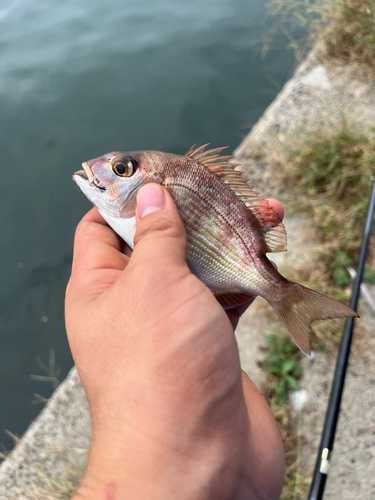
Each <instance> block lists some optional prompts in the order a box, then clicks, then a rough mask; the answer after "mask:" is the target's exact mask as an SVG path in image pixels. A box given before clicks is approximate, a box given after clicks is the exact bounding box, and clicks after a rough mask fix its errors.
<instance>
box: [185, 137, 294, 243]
mask: <svg viewBox="0 0 375 500" xmlns="http://www.w3.org/2000/svg"><path fill="white" fill-rule="evenodd" d="M207 146H208V144H204V145H203V146H200V147H199V148H195V144H194V146H192V147H191V148H190V149H189V150H188V151H187V153H186V156H187V157H188V158H191V159H192V160H195V161H197V162H199V163H200V164H201V165H204V166H205V167H207V168H209V169H210V170H211V172H213V173H214V174H216V175H217V176H218V177H220V179H221V180H222V181H223V182H224V183H225V184H226V185H227V186H228V187H229V188H230V189H231V190H232V191H233V192H234V193H235V195H236V196H237V198H239V199H240V200H241V201H242V203H243V204H244V205H245V206H246V208H247V209H248V210H250V211H251V213H252V214H253V215H254V216H255V217H256V218H257V220H258V222H259V224H260V226H261V228H262V229H263V239H264V242H265V244H266V246H267V250H268V252H286V232H285V228H284V225H283V224H282V223H281V219H280V217H279V216H278V215H277V214H276V213H275V212H274V211H273V209H272V207H271V206H270V205H269V203H268V201H267V200H265V199H264V198H261V197H260V196H258V195H259V193H257V192H256V191H253V186H250V184H248V181H247V179H245V178H243V177H242V174H243V172H240V171H239V170H235V168H236V167H237V166H238V165H239V164H238V163H229V160H230V159H231V158H233V156H220V153H221V151H223V150H224V149H226V147H224V148H215V149H209V150H207V151H205V148H206V147H207Z"/></svg>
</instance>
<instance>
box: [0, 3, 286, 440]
mask: <svg viewBox="0 0 375 500" xmlns="http://www.w3.org/2000/svg"><path fill="white" fill-rule="evenodd" d="M264 18H265V7H264V0H205V1H202V0H189V2H186V1H185V0H126V1H124V0H110V1H109V2H104V0H64V2H62V1H61V0H13V1H11V0H10V1H1V0H0V107H1V108H0V109H1V111H0V159H1V177H0V189H1V197H0V220H1V223H0V228H1V237H0V255H1V261H0V266H1V281H0V328H1V330H0V443H1V442H3V443H4V444H5V445H6V446H7V447H8V448H9V447H10V446H11V445H12V441H11V440H10V438H8V437H7V435H6V434H5V433H4V432H3V429H8V430H10V431H11V432H13V433H15V434H18V435H20V434H22V433H23V432H24V430H25V429H26V428H27V426H28V424H29V422H30V421H31V420H33V419H34V418H35V416H36V415H37V414H38V412H39V411H40V409H41V407H42V406H41V405H40V404H39V405H32V400H33V399H34V396H33V393H38V394H41V395H44V396H47V397H48V396H49V394H50V393H51V390H52V389H51V386H50V385H48V384H46V383H41V382H37V381H34V380H31V379H30V375H31V374H39V375H44V373H43V371H42V369H41V368H40V367H39V365H38V364H37V362H36V357H37V356H39V357H40V358H41V359H42V361H43V362H44V363H48V355H49V350H50V349H54V351H55V353H56V362H57V364H58V365H59V366H60V368H61V375H60V379H63V377H64V376H65V375H66V373H67V372H68V370H69V368H70V367H71V366H72V359H71V356H70V353H69V348H68V345H67V341H66V337H65V330H64V316H63V299H64V290H65V286H66V283H67V280H68V277H69V271H70V265H71V258H72V241H73V235H74V229H75V226H76V225H77V223H78V221H79V220H80V218H81V217H82V215H83V214H84V213H85V212H86V211H87V210H88V209H89V208H90V206H89V204H88V202H87V200H85V199H83V198H82V197H81V196H80V195H79V193H78V191H77V189H76V187H75V185H74V184H73V182H72V180H71V174H72V172H73V171H74V170H76V169H78V168H80V164H81V162H82V161H84V160H87V159H89V158H93V157H96V156H99V155H101V154H103V153H104V152H107V151H110V150H116V149H117V150H118V149H123V150H127V149H158V150H165V151H170V152H177V153H184V152H185V151H186V150H187V149H188V148H189V147H190V146H191V145H192V144H194V143H197V144H202V143H205V142H208V141H210V142H211V143H212V145H213V147H217V146H222V145H229V146H231V148H232V149H233V148H234V147H236V146H237V145H238V144H239V142H240V140H241V138H242V137H243V136H244V135H245V134H246V132H247V131H248V130H249V129H250V127H251V125H252V124H254V123H255V122H256V121H257V119H258V118H259V116H260V115H261V114H262V112H263V111H264V109H265V108H266V107H267V105H268V104H269V103H270V102H271V101H272V100H273V98H274V96H275V94H276V93H277V91H278V90H279V88H280V87H281V85H282V84H283V83H284V82H285V80H286V79H287V77H288V76H290V73H291V70H292V66H293V59H292V56H291V54H290V53H288V52H287V51H286V50H285V49H281V50H279V51H277V52H271V53H270V54H269V55H268V56H267V57H266V58H264V59H262V58H261V57H260V54H259V52H260V48H261V45H260V40H261V36H262V34H264V33H265V30H266V29H267V27H266V25H265V23H264ZM271 82H272V83H271ZM274 82H277V83H276V85H275V83H274Z"/></svg>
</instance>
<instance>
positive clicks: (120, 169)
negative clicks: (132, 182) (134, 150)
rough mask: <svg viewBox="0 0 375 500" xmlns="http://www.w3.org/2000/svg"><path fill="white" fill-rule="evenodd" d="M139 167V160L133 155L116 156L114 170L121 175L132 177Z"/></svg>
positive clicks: (113, 162) (113, 163)
mask: <svg viewBox="0 0 375 500" xmlns="http://www.w3.org/2000/svg"><path fill="white" fill-rule="evenodd" d="M136 167H137V162H136V160H135V159H134V158H133V157H132V156H122V157H117V158H114V159H113V161H112V170H113V171H114V173H115V174H116V175H118V176H119V177H131V176H132V175H133V174H134V172H135V169H136Z"/></svg>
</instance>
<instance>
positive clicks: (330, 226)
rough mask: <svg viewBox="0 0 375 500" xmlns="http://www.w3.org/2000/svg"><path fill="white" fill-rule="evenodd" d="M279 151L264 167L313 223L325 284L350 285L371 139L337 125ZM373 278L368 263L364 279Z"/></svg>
mask: <svg viewBox="0 0 375 500" xmlns="http://www.w3.org/2000/svg"><path fill="white" fill-rule="evenodd" d="M283 147H284V148H285V149H284V151H279V152H277V153H276V154H274V155H273V156H272V158H271V159H270V161H271V162H272V163H274V164H276V165H277V167H278V168H277V169H275V170H277V171H278V172H279V178H280V182H281V183H282V184H284V185H288V186H289V187H290V188H291V189H293V188H292V186H294V187H297V188H298V189H297V190H296V191H297V192H298V193H299V195H298V199H297V200H296V201H297V203H298V207H299V209H301V207H302V208H303V210H304V211H305V213H306V214H307V215H308V216H309V217H310V218H311V219H312V220H313V224H314V227H315V228H316V231H317V234H318V236H319V238H320V240H321V243H322V248H321V251H320V260H321V261H322V262H323V263H324V264H325V266H326V269H327V271H328V274H329V279H330V284H331V285H333V286H334V287H345V286H347V285H348V284H349V282H350V278H349V274H348V271H347V269H346V266H348V265H352V264H353V263H355V262H356V260H357V258H358V253H359V249H360V246H361V241H362V233H363V228H364V224H365V220H366V215H367V208H368V203H369V198H370V193H371V182H370V178H371V176H372V175H373V173H374V162H375V134H374V132H373V131H370V132H368V133H361V132H358V130H357V129H356V128H355V127H354V126H353V125H348V124H347V123H346V122H345V121H343V122H342V124H341V125H340V126H338V127H337V128H336V129H333V130H331V131H328V130H326V129H319V130H317V131H315V132H311V133H309V134H307V135H306V136H305V138H304V140H303V141H300V143H299V144H297V145H293V146H291V145H286V146H285V144H284V146H283ZM294 192H295V191H294ZM372 246H373V245H372ZM370 252H371V247H370ZM372 254H373V253H372ZM371 263H372V265H371ZM374 274H375V273H374V269H373V257H372V261H371V262H370V271H367V277H370V278H371V279H373V278H374ZM318 291H320V290H318ZM331 291H332V290H331ZM336 291H337V290H336ZM334 298H336V297H334Z"/></svg>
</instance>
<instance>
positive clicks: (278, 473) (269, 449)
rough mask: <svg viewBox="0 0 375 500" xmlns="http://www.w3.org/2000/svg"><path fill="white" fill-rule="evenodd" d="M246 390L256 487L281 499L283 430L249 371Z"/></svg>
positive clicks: (244, 378) (267, 494) (246, 377)
mask: <svg viewBox="0 0 375 500" xmlns="http://www.w3.org/2000/svg"><path fill="white" fill-rule="evenodd" d="M242 387H243V392H244V397H245V403H246V406H247V410H248V414H249V423H250V434H249V463H250V464H251V468H252V472H253V478H254V479H253V481H254V487H255V489H256V490H259V489H262V491H263V492H264V494H265V497H266V498H279V496H280V493H281V489H282V486H283V483H284V473H285V465H284V464H285V456H284V449H283V442H282V439H281V435H280V431H279V429H278V427H277V424H276V420H275V417H274V416H273V414H272V412H271V410H270V408H269V406H268V404H267V403H266V401H265V399H264V398H263V396H262V395H261V393H260V392H259V390H258V389H257V387H256V386H255V385H254V383H253V382H252V381H251V380H250V379H249V377H248V376H247V375H246V373H245V372H242ZM265 485H266V489H267V490H268V491H265Z"/></svg>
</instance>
